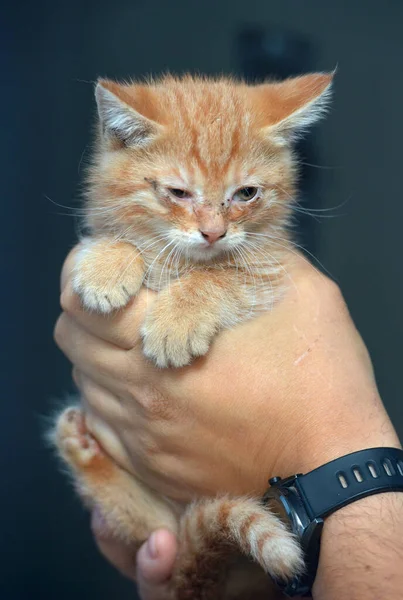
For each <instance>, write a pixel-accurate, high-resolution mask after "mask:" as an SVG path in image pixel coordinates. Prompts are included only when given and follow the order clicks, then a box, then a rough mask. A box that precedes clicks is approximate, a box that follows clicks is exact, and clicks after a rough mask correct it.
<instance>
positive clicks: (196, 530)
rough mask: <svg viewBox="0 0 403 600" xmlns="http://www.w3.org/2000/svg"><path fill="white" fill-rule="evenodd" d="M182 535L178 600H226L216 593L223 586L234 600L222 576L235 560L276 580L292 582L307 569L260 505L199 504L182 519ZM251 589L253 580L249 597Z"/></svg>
mask: <svg viewBox="0 0 403 600" xmlns="http://www.w3.org/2000/svg"><path fill="white" fill-rule="evenodd" d="M179 535H180V553H179V556H178V560H177V564H176V571H175V574H174V578H173V582H172V585H173V586H175V589H176V593H177V598H178V600H185V599H187V598H193V599H194V600H196V599H197V600H201V599H203V600H213V599H214V598H217V597H222V598H226V597H227V595H226V594H224V592H222V595H221V596H217V589H218V587H219V586H221V587H223V586H224V585H225V588H226V589H227V594H228V598H230V597H234V596H233V591H232V592H230V588H231V586H229V585H228V582H223V575H224V576H225V565H226V564H227V566H229V568H230V569H231V559H234V557H236V556H238V557H239V556H240V555H243V556H244V557H249V558H252V559H253V560H254V561H255V563H256V564H258V565H260V567H261V568H262V569H263V570H264V571H265V572H266V573H267V574H269V575H271V576H272V577H274V578H277V579H290V578H292V577H293V576H295V575H297V574H298V573H300V572H301V571H302V570H303V567H304V562H303V555H302V550H301V548H300V546H299V544H298V543H297V541H296V540H295V538H294V536H293V535H292V534H291V533H290V532H289V531H288V530H287V529H286V527H285V525H284V524H283V523H282V522H281V521H280V520H279V519H278V518H277V517H276V516H275V515H274V514H273V513H271V512H270V511H269V510H267V509H265V508H264V507H263V506H262V505H261V504H260V503H259V502H258V501H256V500H251V499H248V498H238V499H228V498H221V499H220V498H219V499H215V500H205V501H202V502H198V503H195V504H193V505H191V506H189V507H188V509H187V511H186V513H185V514H184V515H183V517H182V519H181V524H180V534H179ZM232 564H233V563H232ZM259 585H261V581H259ZM217 586H218V587H217ZM253 589H254V588H253V578H251V580H250V592H252V591H253ZM197 590H202V592H197ZM198 593H199V595H197V594H198ZM247 597H249V596H247ZM250 597H252V596H250Z"/></svg>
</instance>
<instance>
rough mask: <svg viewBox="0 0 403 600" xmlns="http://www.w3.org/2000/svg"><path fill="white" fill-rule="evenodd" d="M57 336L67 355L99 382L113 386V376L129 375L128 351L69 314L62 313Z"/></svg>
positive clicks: (58, 322)
mask: <svg viewBox="0 0 403 600" xmlns="http://www.w3.org/2000/svg"><path fill="white" fill-rule="evenodd" d="M54 337H55V341H56V343H57V345H58V346H59V348H60V349H61V350H62V352H63V353H64V354H65V355H66V356H67V358H68V359H69V360H70V361H71V362H72V363H73V364H74V365H78V366H79V369H80V371H82V372H84V373H86V374H87V375H88V376H90V377H92V378H93V379H94V380H95V381H97V382H98V383H101V384H102V383H105V384H108V386H109V384H110V379H111V378H112V379H119V378H122V377H125V373H124V372H123V371H124V368H125V365H127V357H126V356H125V355H126V352H125V351H124V350H122V349H120V348H118V347H117V346H113V345H112V344H110V343H108V342H105V341H104V340H100V339H98V338H96V337H94V336H93V335H91V334H90V333H88V332H87V331H86V330H85V329H83V328H82V327H80V326H79V325H78V324H77V323H76V322H75V321H74V320H73V319H72V318H71V317H69V316H68V315H67V314H65V313H63V314H62V315H61V316H60V317H59V319H58V321H57V323H56V327H55V332H54ZM132 362H133V361H132ZM108 386H107V387H108Z"/></svg>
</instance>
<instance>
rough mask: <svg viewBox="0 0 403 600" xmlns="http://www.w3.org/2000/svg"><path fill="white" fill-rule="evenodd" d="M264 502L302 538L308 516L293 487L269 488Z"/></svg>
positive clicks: (307, 523) (307, 522)
mask: <svg viewBox="0 0 403 600" xmlns="http://www.w3.org/2000/svg"><path fill="white" fill-rule="evenodd" d="M264 499H265V503H266V505H267V506H268V508H270V510H271V511H272V512H273V513H274V514H275V515H276V516H278V517H279V518H280V519H281V520H282V521H283V522H284V523H285V524H286V525H287V526H288V527H289V528H290V529H291V530H292V531H293V532H294V533H295V534H296V535H297V536H298V538H299V539H301V538H302V536H303V534H304V531H305V529H306V527H307V526H308V525H309V522H310V521H309V518H308V515H307V514H306V511H305V509H304V507H303V506H302V504H301V501H300V499H299V497H298V494H297V492H296V491H295V490H294V489H293V488H282V487H279V488H275V487H274V488H270V489H269V490H268V492H267V493H266V495H265V498H264Z"/></svg>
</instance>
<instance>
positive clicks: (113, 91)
mask: <svg viewBox="0 0 403 600" xmlns="http://www.w3.org/2000/svg"><path fill="white" fill-rule="evenodd" d="M331 80H332V75H330V74H322V73H318V74H311V75H305V76H302V77H297V78H294V79H289V80H286V81H284V82H274V83H266V84H262V85H253V86H249V85H247V84H245V83H244V82H237V81H234V80H231V79H227V78H220V79H209V78H203V77H200V78H194V77H190V76H186V77H183V78H174V77H171V76H168V77H165V78H162V79H160V80H157V81H150V82H148V83H146V84H139V83H130V84H118V83H115V82H112V81H105V80H101V81H100V82H99V83H98V85H97V88H96V98H97V103H98V112H99V132H98V138H97V144H96V151H95V156H94V161H93V164H92V167H91V169H90V172H89V177H88V193H87V201H86V205H85V214H86V216H85V224H86V227H87V230H88V236H87V237H86V238H84V239H83V240H82V241H81V249H80V250H79V252H78V253H77V258H76V264H75V269H74V273H73V288H74V291H75V292H76V293H77V294H78V295H79V296H80V298H81V301H82V303H83V305H84V307H85V308H87V309H88V310H96V311H99V312H103V313H109V312H111V311H113V310H117V309H119V308H122V307H124V306H125V305H126V304H127V302H128V301H129V299H130V298H131V297H133V296H135V295H136V294H137V292H138V291H139V289H140V287H141V286H143V285H145V286H147V287H149V288H151V289H153V290H156V291H158V292H159V293H158V297H157V299H156V301H155V302H154V304H153V306H152V308H151V309H150V311H149V313H148V314H147V316H146V319H145V321H144V323H143V326H142V330H141V333H142V337H143V348H144V352H145V354H146V356H148V357H149V358H150V359H151V360H153V361H154V362H155V363H156V364H157V365H159V366H161V367H168V366H173V367H179V366H184V365H186V364H188V363H190V362H191V361H192V360H193V359H194V358H196V357H198V356H201V355H203V354H205V353H206V352H207V351H208V349H209V345H210V343H211V341H212V339H213V338H214V336H215V335H216V334H217V333H218V332H219V331H220V330H222V329H224V328H228V327H233V326H235V325H236V324H237V323H240V322H242V321H244V320H245V319H248V318H250V317H253V316H254V315H256V314H257V313H258V312H259V311H262V310H268V309H270V307H271V306H272V304H273V302H275V301H276V300H277V299H278V298H279V296H280V295H281V292H282V290H283V289H284V287H285V286H286V285H287V281H286V276H285V273H286V270H287V264H288V262H289V261H290V260H291V259H292V252H293V251H292V243H291V240H290V234H289V231H288V225H289V223H290V218H291V215H292V204H293V199H294V197H295V193H296V175H297V166H296V161H295V159H294V156H293V149H292V142H293V140H294V138H295V136H297V135H299V133H300V132H301V131H302V130H304V129H305V128H306V127H307V126H309V125H310V124H311V123H313V122H314V121H315V120H317V118H318V117H319V116H321V114H322V113H323V111H324V109H325V107H326V103H327V99H328V95H329V89H330V85H331ZM52 440H53V442H54V444H55V446H56V447H57V448H58V451H59V453H60V455H61V457H62V459H63V460H64V461H65V462H66V463H67V464H68V465H69V466H70V469H71V472H72V475H73V479H74V481H75V484H76V487H77V490H78V493H79V494H80V495H81V496H82V497H83V499H84V500H85V502H86V503H87V504H88V505H89V506H92V505H94V504H96V505H97V506H98V507H99V508H100V510H101V512H102V513H103V515H104V518H105V520H106V521H107V523H108V525H109V526H110V528H111V529H112V530H113V531H114V532H115V533H116V535H117V536H118V537H120V538H121V539H123V540H125V541H127V542H130V543H133V542H136V543H137V544H140V543H141V542H142V541H144V540H145V539H146V538H147V537H148V536H149V534H150V533H151V532H152V531H153V530H154V529H156V528H157V527H161V526H165V527H168V528H170V529H172V530H173V531H174V532H176V533H177V534H178V536H179V543H180V551H179V556H178V560H177V563H176V566H175V572H174V575H173V577H172V580H171V591H170V593H171V597H170V598H171V600H185V599H188V598H189V599H190V598H191V599H192V600H212V599H216V598H223V599H225V600H230V599H235V598H238V599H242V600H247V599H248V598H254V599H255V600H256V599H257V598H264V597H267V594H268V593H269V586H270V584H269V578H267V577H266V574H268V575H271V576H273V577H276V578H285V579H286V578H290V577H292V576H293V575H295V574H296V573H298V572H300V571H301V569H303V560H302V555H301V550H300V548H299V546H298V545H297V543H296V541H295V540H294V538H293V537H292V535H291V534H290V533H289V532H288V531H287V529H286V528H285V526H284V525H283V524H282V523H281V522H280V520H279V519H278V518H277V517H276V516H274V515H273V514H272V513H271V512H270V511H269V510H268V509H267V508H265V507H263V506H262V505H261V503H260V502H259V501H258V500H256V499H253V498H226V497H224V498H215V499H214V498H213V499H204V500H200V501H196V502H195V503H192V504H190V505H189V506H188V507H187V508H186V510H185V511H183V509H182V507H179V506H177V505H176V504H174V503H172V502H170V501H168V500H167V499H164V498H160V497H157V496H156V494H155V493H154V492H153V491H152V490H150V489H149V488H148V487H147V486H145V485H144V484H143V483H141V482H140V481H137V480H136V479H135V478H133V477H132V476H131V475H129V474H128V473H127V472H126V471H123V470H122V469H121V468H120V467H118V466H117V465H116V464H115V463H113V462H112V461H111V459H110V458H109V457H108V456H107V455H106V454H105V453H104V452H103V451H102V449H101V448H100V447H99V445H98V443H97V442H96V441H95V440H94V438H93V437H92V436H91V435H90V434H89V433H88V432H87V430H86V426H85V415H84V414H83V412H82V410H81V409H80V408H69V409H67V410H66V411H64V412H63V413H62V414H61V415H60V416H59V417H58V419H57V423H56V426H55V428H54V430H53V432H52ZM242 561H243V562H242Z"/></svg>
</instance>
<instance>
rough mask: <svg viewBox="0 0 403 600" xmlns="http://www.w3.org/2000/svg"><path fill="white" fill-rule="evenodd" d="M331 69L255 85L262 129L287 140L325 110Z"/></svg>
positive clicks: (329, 93)
mask: <svg viewBox="0 0 403 600" xmlns="http://www.w3.org/2000/svg"><path fill="white" fill-rule="evenodd" d="M333 76H334V72H333V73H312V74H309V75H303V76H301V77H293V78H291V79H286V80H285V81H282V82H279V83H268V84H263V85H259V86H256V88H255V90H256V94H255V99H256V100H257V101H258V104H259V108H260V110H261V114H262V115H263V119H264V120H265V121H266V123H265V124H263V123H262V125H263V127H262V129H263V133H264V134H266V135H271V136H274V137H275V138H277V140H278V141H279V142H280V143H287V142H288V141H289V140H292V139H293V138H295V137H297V136H298V135H300V134H301V133H303V132H304V131H305V129H307V128H308V127H309V126H310V125H312V124H313V123H315V122H316V121H318V120H319V119H320V118H321V117H323V115H324V114H325V113H326V109H327V108H328V105H329V100H330V95H331V85H332V81H333Z"/></svg>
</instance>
